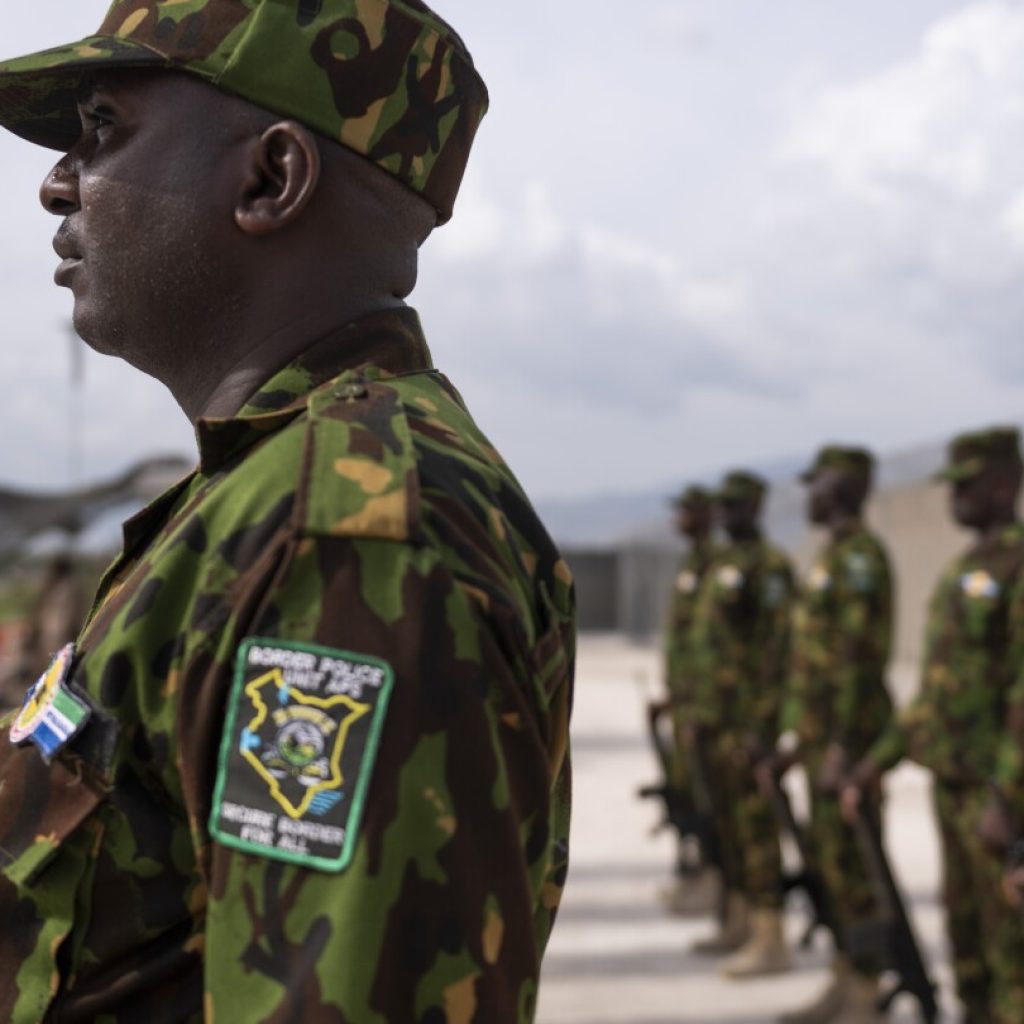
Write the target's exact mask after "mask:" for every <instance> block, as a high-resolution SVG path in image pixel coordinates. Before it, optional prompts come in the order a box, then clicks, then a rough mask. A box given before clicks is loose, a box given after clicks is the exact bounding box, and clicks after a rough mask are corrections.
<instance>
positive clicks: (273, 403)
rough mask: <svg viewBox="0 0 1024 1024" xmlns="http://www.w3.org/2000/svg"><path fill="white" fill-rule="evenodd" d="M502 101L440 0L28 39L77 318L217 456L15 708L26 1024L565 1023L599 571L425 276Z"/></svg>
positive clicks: (14, 851) (338, 1)
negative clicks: (551, 499) (581, 661)
mask: <svg viewBox="0 0 1024 1024" xmlns="http://www.w3.org/2000/svg"><path fill="white" fill-rule="evenodd" d="M486 104H487V93H486V90H485V88H484V85H483V82H482V81H481V79H480V77H479V76H478V74H477V72H476V71H475V70H474V67H473V62H472V60H471V58H470V55H469V52H468V51H467V49H466V48H465V46H464V45H463V43H462V42H461V40H460V39H459V37H458V36H457V35H456V34H455V32H454V31H453V30H451V29H450V28H449V27H448V26H447V25H446V24H445V23H444V22H443V21H442V20H441V19H440V18H439V17H437V16H436V15H435V14H433V13H432V12H431V11H430V10H428V9H427V8H426V7H425V6H424V5H423V4H422V3H421V2H419V0H374V2H372V3H365V2H363V0H205V2H204V0H189V2H186V3H173V2H166V3H158V2H148V0H117V2H115V3H114V4H113V6H112V7H111V8H110V10H109V13H108V14H107V16H106V18H105V20H104V22H103V24H102V26H101V28H100V30H99V32H98V34H97V35H95V36H92V37H90V38H88V39H85V40H82V41H80V42H76V43H73V44H71V45H68V46H63V47H59V48H57V49H54V50H51V51H48V52H46V53H43V54H37V55H34V56H31V57H26V58H22V59H20V60H15V61H10V62H8V63H6V64H0V124H3V125H4V126H6V127H7V128H10V129H11V130H12V131H15V132H17V133H18V134H19V135H22V136H23V137H25V138H26V139H29V140H30V141H32V142H36V143H39V144H42V145H45V146H50V147H52V148H55V149H58V150H63V151H65V155H64V156H63V157H62V158H61V160H60V161H59V163H58V164H57V165H56V167H54V169H53V170H52V171H51V172H50V174H49V175H48V177H47V179H46V181H45V182H44V184H43V189H42V199H43V202H44V205H45V206H46V208H47V209H48V210H49V211H50V212H52V213H54V214H56V215H58V216H60V217H61V218H63V223H62V225H61V228H60V230H59V231H58V235H57V239H56V242H55V248H56V249H57V250H58V253H59V254H60V255H61V256H62V257H63V258H64V262H63V263H62V265H61V268H60V270H59V271H58V277H57V279H58V282H59V283H61V284H64V285H67V286H68V287H70V289H71V290H72V292H73V294H74V299H75V316H74V319H75V325H76V328H77V329H78V331H79V333H80V334H81V335H82V336H83V337H84V338H85V340H86V341H87V342H89V343H90V344H91V345H93V346H94V347H96V348H99V349H101V350H102V351H104V352H107V353H110V354H114V355H118V356H121V357H123V358H125V359H127V360H128V361H130V362H132V363H133V365H135V366H136V367H138V368H140V369H142V370H144V371H146V372H148V373H151V374H152V375H153V376H155V377H157V378H158V379H160V380H161V381H162V382H163V383H164V384H165V385H167V386H168V388H169V389H170V390H171V392H172V394H173V395H174V397H175V399H176V400H177V401H178V403H179V404H180V405H181V407H182V409H183V410H184V411H185V412H186V414H187V415H188V417H189V418H190V419H191V420H192V421H193V422H194V424H195V426H196V431H197V438H198V442H199V454H200V465H199V468H198V469H197V471H196V472H195V473H194V474H192V475H191V476H189V477H188V478H186V479H185V480H184V481H183V482H182V483H181V484H179V485H178V486H176V487H175V488H173V489H172V490H171V491H169V492H168V493H167V494H166V495H164V496H163V497H162V498H161V499H159V500H158V501H157V502H156V503H155V504H154V505H152V506H151V507H150V508H149V509H147V510H146V511H145V512H144V513H142V514H141V515H140V516H138V517H137V518H135V519H134V520H132V521H131V522H130V523H129V524H128V525H127V526H126V530H125V538H126V540H125V550H124V552H123V554H122V555H121V557H120V558H119V560H118V561H117V563H116V564H115V566H114V567H113V569H112V570H111V572H110V573H109V574H108V576H107V577H106V579H105V580H104V582H103V583H102V584H101V586H100V591H99V594H98V600H97V605H96V608H95V611H94V612H93V614H92V615H91V617H90V619H89V621H88V622H87V624H86V626H85V628H84V630H83V632H82V633H81V634H80V635H79V638H78V641H77V644H75V645H69V646H68V647H67V648H65V650H63V651H62V652H61V655H60V656H59V658H58V659H56V660H55V662H54V663H53V665H52V666H51V668H50V669H49V670H48V672H47V673H46V674H45V675H44V676H43V678H41V679H40V680H39V682H38V683H37V684H36V685H35V686H34V687H33V688H32V690H31V691H30V694H29V695H28V697H27V700H26V702H25V704H24V706H23V708H22V710H21V711H20V712H19V713H18V715H17V716H16V717H15V718H14V719H13V720H11V719H7V720H4V721H3V722H2V724H0V920H2V921H3V926H2V927H0V1019H2V1020H5V1021H13V1022H14V1024H29V1022H31V1024H35V1022H38V1021H40V1020H43V1019H56V1018H58V1017H59V1018H62V1019H68V1020H70V1019H75V1020H82V1021H86V1020H90V1021H91V1020H108V1019H109V1020H114V1019H117V1020H128V1019H132V1020H145V1021H153V1022H160V1021H175V1022H178V1021H186V1020H189V1021H191V1020H199V1019H207V1020H213V1019H214V1018H216V1019H217V1020H219V1021H257V1020H271V1019H274V1020H284V1019H289V1020H303V1021H322V1020H342V1019H344V1020H350V1021H370V1020H388V1021H395V1022H398V1021H413V1020H416V1021H427V1020H430V1021H441V1020H454V1019H458V1020H461V1021H466V1022H469V1021H479V1022H497V1021H522V1022H525V1021H528V1020H532V1018H533V1015H534V1012H535V1005H536V999H537V985H538V978H539V973H540V960H541V957H542V955H543V952H544V948H545V945H546V942H547V938H548V935H549V932H550V929H551V926H552V922H553V919H554V916H555V913H556V911H557V908H558V904H559V899H560V894H561V890H562V886H563V884H564V881H565V877H566V868H567V858H568V820H569V793H568V788H569V753H568V720H569V708H570V706H571V690H572V676H573V663H574V613H573V593H572V577H571V574H570V572H569V570H568V567H567V566H566V564H565V563H564V562H563V561H562V560H561V558H560V557H559V554H558V552H557V550H556V548H555V546H554V545H553V543H552V542H551V540H550V538H549V537H548V536H547V534H546V532H545V530H544V529H543V527H542V525H541V524H540V522H539V520H538V519H537V517H536V515H535V513H534V512H533V511H532V509H531V507H530V504H529V502H528V500H527V499H526V497H525V495H524V494H523V493H522V491H521V490H520V488H519V485H518V484H517V483H516V481H515V479H514V477H513V476H512V474H511V472H510V471H509V470H508V469H507V467H506V466H505V464H504V463H503V461H502V460H501V459H500V457H499V456H498V455H497V454H496V453H495V451H494V449H493V448H492V447H491V446H490V444H489V443H488V442H487V441H486V439H485V438H484V437H483V435H482V434H481V433H480V431H479V430H478V429H477V427H476V426H475V424H474V423H473V420H472V418H471V417H470V414H469V413H468V411H467V410H466V408H465V406H464V404H463V402H462V400H461V399H460V397H459V395H458V393H457V392H456V391H455V390H454V389H453V388H452V387H451V385H450V384H449V383H448V382H447V380H446V379H445V378H444V377H443V376H441V375H440V374H439V373H438V372H437V371H436V370H434V368H433V366H432V362H431V357H430V354H429V351H428V348H427V345H426V341H425V339H424V336H423V332H422V328H421V326H420V322H419V318H418V317H417V315H416V313H415V312H414V311H413V310H411V309H410V308H408V307H407V306H405V305H404V303H403V301H402V299H404V297H405V296H406V295H408V294H409V292H410V291H412V288H413V287H414V285H415V278H416V266H417V264H416V260H417V253H418V251H419V247H420V246H421V244H422V243H423V241H424V240H425V239H426V237H427V236H428V235H429V234H430V232H431V230H432V229H433V228H434V227H435V226H436V225H437V223H438V222H444V221H446V220H447V219H448V218H449V217H450V216H451V214H452V210H453V204H454V202H455V197H456V193H457V191H458V188H459V183H460V181H461V179H462V175H463V171H464V168H465V163H466V159H467V157H468V154H469V150H470V145H471V143H472V141H473V137H474V134H475V132H476V129H477V126H478V124H479V122H480V119H481V117H482V116H483V113H484V110H485V107H486Z"/></svg>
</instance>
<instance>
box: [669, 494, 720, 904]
mask: <svg viewBox="0 0 1024 1024" xmlns="http://www.w3.org/2000/svg"><path fill="white" fill-rule="evenodd" d="M674 506H675V509H676V528H677V530H678V531H679V534H680V535H681V536H682V537H684V538H686V539H687V540H688V541H689V550H688V551H687V552H686V554H685V555H684V556H683V558H682V561H681V563H680V566H679V575H678V576H677V577H676V586H675V590H674V591H673V595H672V605H671V610H670V612H669V620H668V628H667V630H666V637H665V684H666V687H667V689H668V697H667V700H666V702H665V704H663V705H661V706H660V707H659V708H655V709H654V710H655V711H658V710H661V709H662V708H664V709H666V710H668V711H669V712H670V714H671V716H672V734H673V738H674V741H675V749H674V758H673V762H672V777H671V779H670V782H671V784H672V785H673V786H674V787H675V788H676V789H677V790H678V791H679V792H680V793H688V792H689V791H690V789H691V788H692V782H693V780H692V779H691V778H690V772H689V770H688V768H687V757H688V755H687V751H686V749H685V742H686V731H687V726H688V725H689V723H690V722H691V721H692V715H693V699H694V689H693V679H694V668H693V645H692V640H691V633H692V627H693V615H694V610H695V608H696V604H697V594H698V592H699V590H700V585H701V582H702V580H703V579H704V575H705V573H706V572H707V570H708V567H709V566H710V564H711V561H712V559H713V558H714V554H715V552H714V544H713V542H712V539H711V534H712V528H713V503H712V495H711V493H710V492H709V491H707V490H706V489H705V488H703V487H687V488H686V489H685V490H684V491H683V492H682V494H680V495H679V497H678V498H676V499H675V501H674ZM689 853H690V851H688V850H687V849H684V848H683V844H682V842H681V843H680V850H679V860H678V866H677V873H676V879H675V882H674V884H673V885H672V886H671V887H670V888H668V889H667V890H666V891H665V893H664V901H665V904H666V906H667V908H668V909H669V910H670V911H672V912H673V913H675V914H706V913H710V912H711V911H712V910H714V908H715V906H716V904H717V899H718V889H719V886H720V880H719V878H718V877H717V876H718V872H717V870H716V869H715V868H714V867H713V866H711V865H709V864H706V863H703V864H699V866H698V868H697V870H696V871H694V870H693V869H692V868H688V857H689Z"/></svg>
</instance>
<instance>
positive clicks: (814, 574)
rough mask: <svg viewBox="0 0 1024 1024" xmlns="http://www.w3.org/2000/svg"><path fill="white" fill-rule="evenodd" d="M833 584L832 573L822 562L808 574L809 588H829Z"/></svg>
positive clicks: (818, 590) (814, 589)
mask: <svg viewBox="0 0 1024 1024" xmlns="http://www.w3.org/2000/svg"><path fill="white" fill-rule="evenodd" d="M831 586H832V575H831V573H830V572H829V571H828V569H827V568H826V567H825V566H824V565H822V564H821V563H820V562H819V563H818V564H817V565H816V566H814V568H813V569H811V571H810V572H809V573H808V574H807V589H808V590H812V591H815V592H820V591H822V590H828V588H829V587H831Z"/></svg>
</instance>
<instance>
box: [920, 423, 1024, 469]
mask: <svg viewBox="0 0 1024 1024" xmlns="http://www.w3.org/2000/svg"><path fill="white" fill-rule="evenodd" d="M997 463H1006V464H1009V465H1014V466H1019V465H1020V464H1021V454H1020V431H1019V430H1017V429H1016V428H1015V427H993V428H991V429H990V430H979V431H975V432H974V433H970V434H961V435H960V436H959V437H955V438H954V439H953V441H952V442H951V443H950V446H949V455H948V461H947V464H946V465H945V466H944V467H943V468H942V469H940V470H939V471H938V472H937V473H936V474H935V479H936V480H948V481H951V482H955V481H958V480H970V479H971V478H972V477H975V476H977V475H978V474H979V473H980V472H982V470H984V469H986V468H987V467H988V466H990V465H994V464H997Z"/></svg>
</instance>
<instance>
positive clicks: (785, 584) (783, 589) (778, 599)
mask: <svg viewBox="0 0 1024 1024" xmlns="http://www.w3.org/2000/svg"><path fill="white" fill-rule="evenodd" d="M788 590H789V581H788V580H787V579H786V577H785V575H784V574H783V573H781V572H771V573H769V574H768V575H767V576H766V577H765V581H764V603H765V606H766V607H768V608H778V607H780V606H781V605H782V603H783V602H784V601H785V600H786V593H787V592H788Z"/></svg>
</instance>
